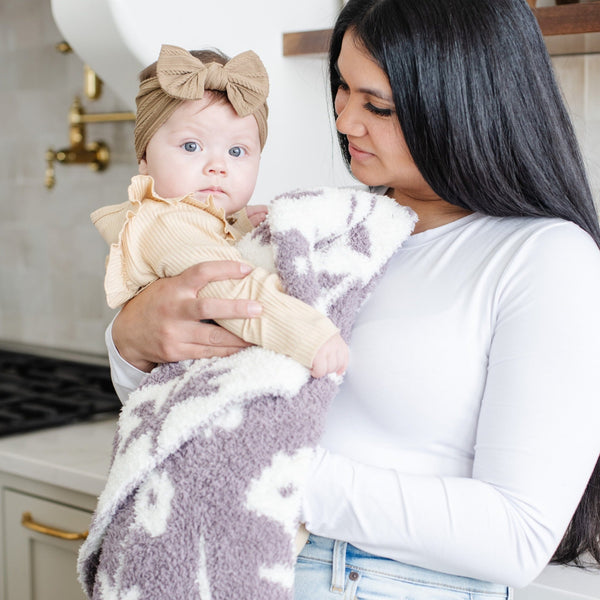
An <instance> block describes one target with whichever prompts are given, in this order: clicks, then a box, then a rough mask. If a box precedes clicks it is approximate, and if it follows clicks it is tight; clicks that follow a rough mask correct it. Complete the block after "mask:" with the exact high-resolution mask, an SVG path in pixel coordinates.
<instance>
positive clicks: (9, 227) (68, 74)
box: [0, 0, 600, 354]
mask: <svg viewBox="0 0 600 600" xmlns="http://www.w3.org/2000/svg"><path fill="white" fill-rule="evenodd" d="M61 39H62V36H61V34H60V32H59V31H58V29H57V28H56V25H55V24H54V21H53V19H52V15H51V10H50V0H2V3H1V5H0V119H1V124H0V132H1V135H0V343H1V342H3V341H7V342H11V341H14V342H20V343H25V344H36V345H43V346H50V347H55V348H61V349H65V350H74V351H81V352H91V353H95V354H104V353H105V349H104V336H103V332H104V328H105V327H106V325H107V323H108V322H109V320H110V319H111V318H112V315H113V312H112V311H111V310H110V309H109V308H108V307H107V306H106V303H105V299H104V292H103V287H102V286H103V275H104V259H105V255H106V247H105V244H104V242H103V240H102V239H101V238H100V235H99V234H97V233H96V231H95V229H94V228H93V226H92V224H91V222H90V220H89V213H90V212H92V211H93V210H94V209H96V208H97V207H99V206H102V205H104V204H108V203H115V202H122V201H123V200H124V199H125V198H126V188H127V185H128V183H129V179H130V177H131V175H132V174H134V173H135V172H136V171H137V165H136V160H135V154H134V151H133V124H132V123H129V122H127V123H102V124H95V125H91V126H88V128H87V134H88V141H95V140H98V139H102V140H104V141H105V142H106V143H107V144H108V145H109V147H110V149H111V153H112V163H111V165H110V167H109V169H108V170H107V171H106V172H104V173H100V174H99V173H94V172H92V171H91V170H90V169H89V168H88V167H87V166H81V165H68V166H66V165H60V164H57V165H55V173H56V186H55V188H54V189H53V190H50V191H49V190H47V189H46V188H45V187H44V170H45V162H44V154H45V151H46V149H47V148H49V147H53V148H54V149H55V150H56V149H59V148H62V147H65V146H67V145H68V130H67V111H68V109H69V106H70V105H71V102H72V101H73V98H74V96H75V95H80V96H82V95H83V64H82V62H81V60H80V59H79V58H78V57H77V55H75V54H67V55H62V54H60V53H59V52H58V51H56V50H55V45H56V44H57V43H58V42H59V41H60V40H61ZM554 63H555V66H556V69H557V74H558V77H559V81H560V83H561V86H562V87H563V90H564V93H565V97H566V99H567V102H568V104H569V107H570V110H571V112H572V114H573V118H574V121H575V124H576V128H577V133H578V136H579V138H580V140H581V143H582V148H583V150H584V155H585V158H586V162H587V165H588V170H589V172H590V176H591V179H592V184H593V187H594V195H595V198H596V199H598V198H599V197H600V55H588V56H569V57H555V58H554ZM82 102H83V104H84V107H85V110H86V111H88V112H107V111H122V110H129V108H128V107H124V106H122V105H121V104H120V103H119V101H118V99H117V98H116V96H115V95H114V94H113V93H112V92H111V90H110V89H108V88H107V87H106V86H105V87H104V91H103V94H102V97H101V98H100V99H99V100H96V101H90V100H87V99H83V100H82Z"/></svg>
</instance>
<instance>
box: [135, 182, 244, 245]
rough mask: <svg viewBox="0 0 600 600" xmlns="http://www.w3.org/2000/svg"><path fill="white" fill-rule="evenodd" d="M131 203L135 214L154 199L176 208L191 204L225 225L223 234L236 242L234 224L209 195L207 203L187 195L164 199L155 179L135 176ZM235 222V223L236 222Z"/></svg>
mask: <svg viewBox="0 0 600 600" xmlns="http://www.w3.org/2000/svg"><path fill="white" fill-rule="evenodd" d="M127 193H128V197H129V203H130V204H131V207H130V208H131V210H132V212H133V213H137V212H138V210H139V209H140V207H141V205H142V201H143V200H144V199H148V198H150V199H152V200H155V201H157V202H164V203H165V204H170V205H172V206H175V205H177V204H190V205H192V206H195V207H197V208H199V209H201V210H203V211H204V212H207V213H208V214H209V215H212V216H213V217H215V218H217V219H218V220H219V221H221V223H222V224H223V234H224V235H225V236H226V238H228V239H231V240H235V239H236V237H235V235H234V233H233V231H232V230H231V225H232V223H231V222H230V220H229V219H228V218H227V215H226V214H225V209H224V208H222V207H217V206H215V203H214V198H213V196H212V194H211V195H209V196H208V197H207V199H206V201H205V202H203V201H201V200H197V199H196V198H194V195H193V194H191V193H190V194H186V195H185V196H179V197H177V198H163V197H162V196H160V195H159V194H157V193H156V191H155V189H154V179H153V178H152V177H151V176H150V175H135V176H134V177H132V179H131V185H130V186H129V189H128V190H127ZM234 222H235V221H234Z"/></svg>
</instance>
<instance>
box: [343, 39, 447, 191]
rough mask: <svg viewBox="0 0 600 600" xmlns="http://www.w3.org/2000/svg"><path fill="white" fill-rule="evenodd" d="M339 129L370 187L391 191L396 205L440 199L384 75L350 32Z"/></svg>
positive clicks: (345, 51)
mask: <svg viewBox="0 0 600 600" xmlns="http://www.w3.org/2000/svg"><path fill="white" fill-rule="evenodd" d="M337 68H338V72H339V77H340V81H341V84H340V86H339V87H338V90H337V93H336V95H335V103H334V104H335V112H336V116H337V119H336V127H337V129H338V131H339V132H340V133H342V134H343V135H345V136H346V138H347V139H348V150H349V152H350V157H351V161H350V167H351V169H352V173H353V174H354V176H355V177H356V178H357V179H358V180H359V181H361V182H362V183H364V184H366V185H371V186H380V185H383V186H387V187H388V188H392V190H393V191H392V195H393V196H394V198H396V200H407V199H410V198H414V199H416V200H421V199H422V200H425V199H429V198H431V199H437V196H436V195H435V193H434V192H433V190H432V189H431V188H430V187H429V185H428V184H427V183H426V182H425V180H424V179H423V177H422V175H421V173H420V172H419V170H418V169H417V167H416V165H415V163H414V161H413V159H412V157H411V155H410V152H409V151H408V148H407V147H406V142H405V140H404V136H403V134H402V130H401V129H400V124H399V122H398V118H397V115H396V112H395V107H394V101H393V98H392V89H391V87H390V83H389V80H388V77H387V75H386V74H385V72H384V71H383V70H382V69H381V67H379V65H378V64H377V63H376V62H375V61H374V60H373V58H372V57H371V55H370V54H369V53H368V52H367V51H366V50H364V48H363V47H362V45H361V44H360V42H359V41H357V40H356V38H355V36H354V35H353V33H352V31H351V30H350V31H347V32H346V34H345V35H344V39H343V42H342V49H341V51H340V55H339V57H338V61H337Z"/></svg>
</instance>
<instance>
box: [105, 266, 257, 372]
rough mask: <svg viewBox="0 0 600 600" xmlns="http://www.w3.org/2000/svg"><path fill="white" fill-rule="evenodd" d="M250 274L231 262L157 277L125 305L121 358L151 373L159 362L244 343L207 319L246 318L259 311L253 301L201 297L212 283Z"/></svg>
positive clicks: (118, 332)
mask: <svg viewBox="0 0 600 600" xmlns="http://www.w3.org/2000/svg"><path fill="white" fill-rule="evenodd" d="M251 270H252V268H251V267H249V266H248V265H244V264H242V263H238V262H233V261H216V262H207V263H201V264H199V265H195V266H193V267H190V268H189V269H187V270H186V271H184V272H183V273H182V274H181V275H178V276H176V277H170V278H167V279H159V280H157V281H155V282H154V283H152V284H151V285H149V286H148V287H147V288H146V289H144V290H143V291H142V292H140V293H139V294H138V295H137V296H136V297H134V298H132V299H131V300H130V301H129V303H127V304H126V305H125V306H124V307H123V309H122V310H121V312H120V313H119V315H118V316H117V318H116V319H115V322H114V324H113V340H114V342H115V345H116V347H117V350H118V351H119V353H120V354H121V356H122V357H123V358H124V359H125V360H126V361H128V362H129V363H131V364H133V365H134V366H136V367H138V368H139V369H141V370H144V371H147V370H149V369H151V368H152V367H153V366H154V364H155V363H162V362H175V361H179V360H184V359H190V358H206V357H211V356H228V355H229V354H232V353H233V352H236V351H238V350H239V349H240V348H244V347H246V346H248V345H249V344H247V343H246V342H244V341H243V340H242V339H240V338H238V337H237V336H235V335H234V334H232V333H230V332H229V331H227V330H225V329H222V328H220V327H218V326H217V325H214V324H210V323H203V322H202V321H204V320H214V319H240V318H241V319H245V318H251V317H254V316H257V315H259V314H260V312H261V306H260V304H259V303H257V302H255V301H251V300H224V299H217V298H198V297H197V294H198V291H199V290H201V289H202V288H203V287H204V286H205V285H206V284H207V283H210V282H211V281H219V280H224V279H240V278H242V277H244V276H245V275H247V274H248V273H249V272H250V271H251Z"/></svg>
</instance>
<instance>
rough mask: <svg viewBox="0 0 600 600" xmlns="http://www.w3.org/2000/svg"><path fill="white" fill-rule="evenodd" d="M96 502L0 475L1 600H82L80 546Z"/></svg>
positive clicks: (43, 485) (77, 495)
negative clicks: (79, 573) (78, 574)
mask: <svg viewBox="0 0 600 600" xmlns="http://www.w3.org/2000/svg"><path fill="white" fill-rule="evenodd" d="M95 504H96V498H94V497H91V496H86V495H83V494H79V493H77V492H72V491H70V490H66V489H63V488H59V487H56V486H51V485H47V484H40V483H39V482H35V481H32V480H27V479H25V478H19V477H14V476H10V475H4V474H0V508H1V512H0V539H1V541H2V544H1V548H0V557H1V559H2V560H1V564H2V572H3V575H0V584H1V587H0V598H4V599H5V600H84V599H85V595H84V593H83V591H82V589H81V586H80V585H79V582H78V581H77V574H76V563H77V553H78V551H79V546H80V545H81V543H82V540H83V538H84V536H85V534H86V532H87V529H88V527H89V524H90V520H91V516H92V510H93V508H94V507H95Z"/></svg>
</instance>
